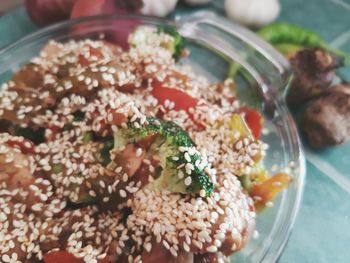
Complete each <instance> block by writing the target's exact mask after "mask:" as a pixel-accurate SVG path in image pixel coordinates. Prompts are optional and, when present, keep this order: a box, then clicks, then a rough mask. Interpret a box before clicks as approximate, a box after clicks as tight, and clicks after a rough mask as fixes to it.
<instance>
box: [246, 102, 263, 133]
mask: <svg viewBox="0 0 350 263" xmlns="http://www.w3.org/2000/svg"><path fill="white" fill-rule="evenodd" d="M241 112H243V113H244V119H245V121H246V123H247V125H248V127H249V128H250V130H251V132H252V134H253V136H254V138H255V139H256V140H259V139H260V136H261V129H262V126H263V121H264V118H263V117H262V116H261V114H260V113H259V112H257V111H256V110H254V109H251V108H248V107H243V108H242V109H241Z"/></svg>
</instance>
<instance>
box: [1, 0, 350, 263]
mask: <svg viewBox="0 0 350 263" xmlns="http://www.w3.org/2000/svg"><path fill="white" fill-rule="evenodd" d="M0 1H3V0H0ZM281 4H282V11H281V15H280V17H279V19H278V20H279V21H283V22H291V23H295V24H298V25H301V26H303V27H306V28H309V29H311V30H313V31H315V32H317V33H319V34H320V35H321V36H322V37H323V38H324V39H325V40H327V41H328V42H329V43H330V44H331V45H332V46H334V47H337V48H340V49H342V50H344V51H348V52H350V0H306V1H305V0H281ZM194 10H212V11H214V12H217V13H218V14H221V15H223V14H224V11H223V8H222V1H220V0H217V1H215V2H214V3H213V4H211V5H208V6H205V7H201V8H197V9H190V8H188V7H186V6H179V7H178V8H177V11H176V12H175V14H173V15H175V16H176V15H179V14H181V15H183V14H187V13H190V12H193V11H194ZM36 29H37V28H36V26H35V25H33V23H32V22H31V21H30V18H29V17H28V16H27V15H26V13H25V11H24V9H23V8H19V9H17V10H14V11H12V12H10V13H8V14H6V15H4V16H2V17H0V48H1V47H4V46H6V45H8V44H10V43H11V42H13V41H15V40H17V39H19V38H21V37H22V36H24V35H26V34H28V33H30V32H33V31H34V30H36ZM349 73H350V70H349V68H346V69H344V70H342V71H341V72H340V75H341V76H342V77H343V78H344V79H347V80H349V81H350V78H349V77H350V74H349ZM305 152H306V157H307V178H306V185H305V193H304V199H303V203H302V206H301V209H300V212H299V215H298V218H297V221H296V224H295V227H294V230H293V232H292V235H291V237H290V239H289V242H288V244H287V247H286V248H285V250H284V252H283V254H282V256H281V258H280V260H279V262H280V263H294V262H297V263H309V262H310V263H330V262H332V263H333V262H334V263H348V262H350V248H349V245H350V143H348V144H347V145H343V146H341V147H337V148H334V149H330V150H325V151H322V152H313V151H312V150H309V149H307V148H306V149H305Z"/></svg>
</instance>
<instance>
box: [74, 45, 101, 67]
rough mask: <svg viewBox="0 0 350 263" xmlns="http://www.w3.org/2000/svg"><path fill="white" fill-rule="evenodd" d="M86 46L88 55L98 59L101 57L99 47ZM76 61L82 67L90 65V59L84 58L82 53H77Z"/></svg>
mask: <svg viewBox="0 0 350 263" xmlns="http://www.w3.org/2000/svg"><path fill="white" fill-rule="evenodd" d="M88 48H89V54H90V57H96V58H97V59H99V60H100V59H102V58H103V54H102V52H101V50H100V49H98V48H94V47H90V46H89V47H88ZM78 62H79V64H80V65H82V66H83V67H87V66H89V65H90V61H89V60H88V59H87V58H85V57H84V56H83V55H82V54H80V55H79V57H78Z"/></svg>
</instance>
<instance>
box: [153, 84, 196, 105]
mask: <svg viewBox="0 0 350 263" xmlns="http://www.w3.org/2000/svg"><path fill="white" fill-rule="evenodd" d="M152 95H153V96H154V97H155V98H156V99H157V100H158V103H159V104H162V105H164V104H165V101H166V100H168V101H169V102H174V103H175V105H174V108H173V109H174V110H176V111H179V110H185V111H188V110H189V109H190V108H195V107H196V106H197V103H198V100H197V99H196V98H193V97H191V96H190V95H188V94H187V93H186V92H184V91H181V90H178V89H173V88H166V87H163V86H162V85H161V84H156V85H155V86H154V88H153V90H152Z"/></svg>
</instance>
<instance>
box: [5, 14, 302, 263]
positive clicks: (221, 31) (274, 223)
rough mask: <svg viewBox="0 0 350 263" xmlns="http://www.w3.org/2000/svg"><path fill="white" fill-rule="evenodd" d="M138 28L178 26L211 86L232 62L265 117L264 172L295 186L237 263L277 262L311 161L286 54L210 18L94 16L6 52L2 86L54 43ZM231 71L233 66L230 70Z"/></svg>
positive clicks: (266, 215)
mask: <svg viewBox="0 0 350 263" xmlns="http://www.w3.org/2000/svg"><path fill="white" fill-rule="evenodd" d="M135 22H136V23H138V24H144V25H150V26H159V25H163V26H164V25H165V26H175V27H176V28H177V30H178V31H179V32H180V34H181V35H182V36H183V37H184V38H185V39H186V41H187V43H186V46H187V48H188V49H189V50H190V55H189V57H188V58H186V59H183V60H181V61H180V63H188V64H190V65H191V66H192V67H193V69H194V71H196V72H198V73H199V74H203V75H205V76H206V77H207V78H208V79H209V80H210V81H214V82H215V81H223V80H224V79H225V78H226V77H227V72H228V70H229V68H230V65H232V62H233V61H234V63H235V64H234V68H236V69H237V72H238V74H237V76H236V82H237V84H238V96H239V98H240V99H241V100H242V101H244V102H245V103H246V104H248V105H250V106H251V107H255V108H257V109H258V110H260V111H261V112H262V114H264V117H265V124H264V126H265V128H266V130H267V131H268V132H266V133H264V135H263V137H262V140H263V141H265V142H266V143H268V144H269V149H268V150H267V157H266V158H265V166H266V168H267V169H268V170H269V171H271V173H273V172H275V169H276V167H279V169H284V168H288V167H289V166H290V165H292V169H289V168H288V170H289V173H290V174H291V175H292V176H293V180H292V183H291V185H290V186H289V188H288V189H287V190H285V191H284V192H283V193H282V194H280V195H279V197H278V198H277V200H276V201H275V202H274V205H273V206H272V207H269V208H267V209H265V210H264V211H263V212H261V213H260V214H259V215H258V218H257V231H258V233H259V237H258V238H253V239H252V240H251V242H250V243H249V244H248V245H247V246H246V247H245V248H244V249H243V250H242V251H241V252H239V253H237V254H235V255H233V256H232V262H242V263H243V262H247V263H248V262H255V263H256V262H266V263H272V262H276V261H277V259H278V257H279V256H280V254H281V252H282V251H283V248H284V246H285V244H286V242H287V240H288V237H289V235H290V232H291V230H292V227H293V224H294V221H295V218H296V215H297V212H298V209H299V206H300V202H301V198H302V192H303V184H304V173H305V164H304V162H305V160H304V156H303V152H302V149H301V145H300V141H299V137H298V133H297V129H296V127H295V124H294V121H293V119H292V117H291V115H290V113H289V112H288V109H287V106H286V103H285V101H284V92H285V90H286V88H287V87H288V83H289V81H290V78H291V74H290V70H289V64H288V62H287V61H286V60H285V59H284V57H283V56H282V55H280V54H279V53H277V52H276V51H275V50H274V49H273V48H272V47H271V46H270V45H268V44H267V43H265V42H264V41H262V40H261V39H259V38H258V37H257V36H256V35H254V34H253V33H252V32H250V31H248V30H247V29H244V28H242V27H240V26H238V25H235V24H232V23H230V22H228V21H227V20H225V19H223V18H219V17H216V16H215V15H213V14H211V13H200V14H197V15H193V16H191V17H187V18H186V17H184V18H181V19H178V20H177V21H175V22H174V21H168V20H162V19H156V18H150V17H143V16H131V15H116V16H100V17H89V18H82V19H77V20H71V21H67V22H63V23H59V24H55V25H53V26H50V27H48V28H45V29H42V30H39V31H37V32H35V33H33V34H31V35H29V36H27V37H25V38H23V39H21V40H19V41H17V42H16V43H14V44H12V45H10V46H9V47H8V48H6V49H4V50H2V51H1V52H0V83H2V82H4V81H6V80H9V79H10V78H11V76H12V74H13V73H14V72H15V71H17V70H18V69H19V68H20V66H21V65H23V64H25V63H28V62H29V61H30V60H31V58H32V57H33V56H35V55H37V54H39V52H40V50H41V48H42V47H43V45H44V44H45V43H46V42H47V41H49V40H50V39H55V40H56V41H68V40H70V39H82V38H93V39H94V38H98V37H100V35H101V33H103V34H104V35H106V36H107V37H108V36H109V35H111V33H112V35H114V36H118V35H126V31H127V30H130V28H129V26H131V25H133V24H135ZM231 69H232V68H231Z"/></svg>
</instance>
